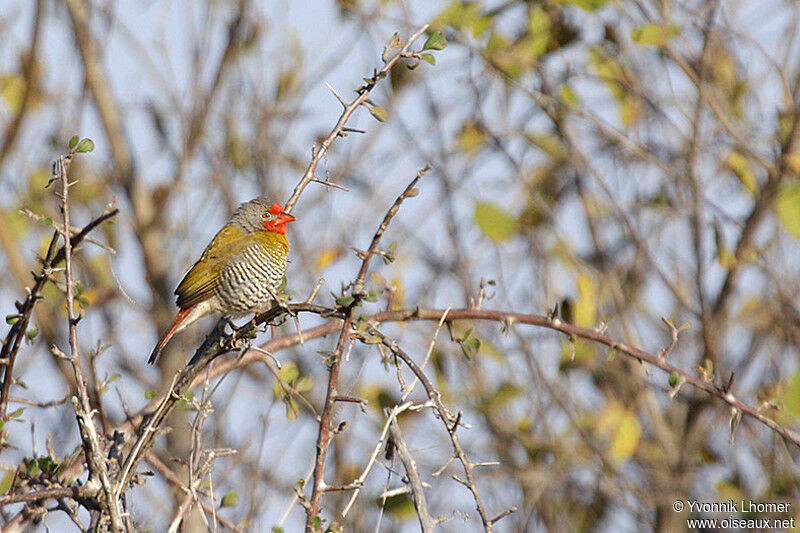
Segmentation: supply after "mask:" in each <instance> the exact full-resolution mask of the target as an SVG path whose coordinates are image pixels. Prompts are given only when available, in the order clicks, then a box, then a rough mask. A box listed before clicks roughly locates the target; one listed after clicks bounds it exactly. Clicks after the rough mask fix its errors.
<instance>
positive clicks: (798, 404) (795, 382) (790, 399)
mask: <svg viewBox="0 0 800 533" xmlns="http://www.w3.org/2000/svg"><path fill="white" fill-rule="evenodd" d="M783 406H784V407H785V408H786V412H787V413H788V414H789V415H791V416H792V417H794V418H795V419H796V418H800V372H797V373H796V374H795V375H793V376H792V377H791V378H789V383H788V384H787V386H786V394H785V395H784V397H783Z"/></svg>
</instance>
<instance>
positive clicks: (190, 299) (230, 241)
mask: <svg viewBox="0 0 800 533" xmlns="http://www.w3.org/2000/svg"><path fill="white" fill-rule="evenodd" d="M245 236H246V232H245V231H244V230H243V229H242V228H240V227H239V226H233V225H226V226H224V227H223V228H222V229H221V230H219V231H218V232H217V234H216V235H214V238H213V239H211V243H209V245H208V246H207V247H206V249H205V251H203V255H201V256H200V259H198V260H197V262H196V263H195V264H194V265H193V266H192V268H190V269H189V271H188V272H187V273H186V275H185V276H184V277H183V280H182V281H181V282H180V284H178V288H177V289H175V294H176V295H177V296H178V302H177V303H178V307H179V308H180V309H187V308H189V307H191V306H193V305H195V304H198V303H200V302H202V301H204V300H207V299H208V298H211V296H212V295H213V294H214V289H215V288H216V286H217V283H218V281H219V273H220V271H221V270H222V268H223V267H224V266H225V263H226V262H227V261H228V259H229V258H230V257H232V256H233V255H235V254H236V253H237V250H238V248H240V247H241V246H242V244H243V243H244V237H245Z"/></svg>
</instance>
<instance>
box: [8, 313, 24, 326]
mask: <svg viewBox="0 0 800 533" xmlns="http://www.w3.org/2000/svg"><path fill="white" fill-rule="evenodd" d="M20 318H22V315H20V314H13V315H6V324H8V325H9V326H13V325H14V324H16V323H17V322H19V319H20Z"/></svg>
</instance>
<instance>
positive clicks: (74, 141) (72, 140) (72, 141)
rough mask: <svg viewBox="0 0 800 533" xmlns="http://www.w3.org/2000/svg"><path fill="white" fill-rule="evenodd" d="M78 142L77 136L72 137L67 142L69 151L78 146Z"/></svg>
mask: <svg viewBox="0 0 800 533" xmlns="http://www.w3.org/2000/svg"><path fill="white" fill-rule="evenodd" d="M79 140H80V137H78V136H77V135H73V136H72V137H71V138H70V140H69V149H70V150H72V149H73V148H75V147H76V146H78V141H79Z"/></svg>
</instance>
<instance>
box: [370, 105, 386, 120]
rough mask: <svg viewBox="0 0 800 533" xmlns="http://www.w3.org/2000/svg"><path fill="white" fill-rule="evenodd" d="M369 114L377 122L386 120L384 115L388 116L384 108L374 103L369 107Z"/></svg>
mask: <svg viewBox="0 0 800 533" xmlns="http://www.w3.org/2000/svg"><path fill="white" fill-rule="evenodd" d="M369 114H370V115H372V116H373V117H375V120H377V121H379V122H386V117H387V116H388V115H387V113H386V110H385V109H384V108H382V107H378V106H376V105H374V106H371V107H370V108H369Z"/></svg>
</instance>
